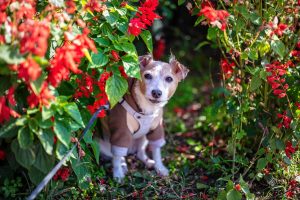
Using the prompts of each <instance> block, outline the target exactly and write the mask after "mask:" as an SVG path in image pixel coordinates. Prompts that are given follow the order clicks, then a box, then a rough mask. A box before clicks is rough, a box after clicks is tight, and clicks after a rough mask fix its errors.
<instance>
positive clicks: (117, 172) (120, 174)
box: [113, 167, 125, 183]
mask: <svg viewBox="0 0 300 200" xmlns="http://www.w3.org/2000/svg"><path fill="white" fill-rule="evenodd" d="M113 177H114V179H115V180H116V181H117V182H118V183H121V182H122V181H123V179H124V177H125V173H124V169H123V168H122V167H114V168H113Z"/></svg>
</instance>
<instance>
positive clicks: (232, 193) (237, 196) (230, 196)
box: [226, 189, 242, 200]
mask: <svg viewBox="0 0 300 200" xmlns="http://www.w3.org/2000/svg"><path fill="white" fill-rule="evenodd" d="M226 199H227V200H241V199H242V194H241V193H240V192H238V191H237V190H236V189H231V190H229V192H227V195H226Z"/></svg>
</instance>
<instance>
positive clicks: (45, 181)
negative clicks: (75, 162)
mask: <svg viewBox="0 0 300 200" xmlns="http://www.w3.org/2000/svg"><path fill="white" fill-rule="evenodd" d="M102 110H109V103H107V104H105V105H104V106H100V108H98V110H96V112H95V113H94V114H93V116H92V117H91V119H90V121H89V123H88V125H87V126H86V127H85V129H84V130H83V132H82V134H81V136H80V138H79V140H78V143H79V142H80V141H81V140H82V139H83V137H84V135H85V134H86V133H87V131H88V130H89V129H90V128H91V126H92V125H93V123H94V121H95V120H96V119H97V116H98V114H99V113H100V112H101V111H102ZM78 143H75V144H74V145H73V147H72V148H71V149H70V150H69V152H68V153H67V154H66V155H65V156H64V157H63V158H62V159H61V160H60V161H59V162H58V163H57V164H56V165H55V167H54V168H53V169H52V170H51V171H50V172H49V173H48V174H47V176H45V178H44V179H43V180H42V181H41V182H40V184H39V185H38V186H37V187H36V188H35V189H34V190H33V191H32V193H31V194H30V196H29V197H28V198H27V200H33V199H35V198H36V196H37V195H38V194H39V193H40V192H41V191H42V189H43V188H44V187H45V186H46V185H47V184H48V182H49V181H50V180H51V179H52V177H53V176H54V175H55V174H56V172H57V171H58V170H59V168H60V167H61V166H62V164H63V163H64V162H65V161H66V160H67V158H68V157H69V156H70V155H71V153H72V152H73V150H74V149H75V148H76V146H77V144H78Z"/></svg>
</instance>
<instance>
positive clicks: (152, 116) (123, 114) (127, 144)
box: [99, 54, 189, 182]
mask: <svg viewBox="0 0 300 200" xmlns="http://www.w3.org/2000/svg"><path fill="white" fill-rule="evenodd" d="M139 62H140V73H141V80H138V79H130V80H129V81H128V88H129V89H128V91H129V92H128V93H127V94H125V95H124V97H123V99H122V100H121V101H120V102H119V103H118V104H117V105H116V106H115V107H114V108H112V109H111V110H110V112H109V113H108V115H107V117H105V118H104V119H102V121H101V123H102V132H103V135H102V138H99V145H100V154H102V155H104V156H105V157H109V158H111V159H112V166H113V170H112V171H113V177H114V179H116V180H118V181H119V182H121V181H122V180H123V179H124V177H125V174H126V172H127V171H128V169H127V164H126V160H125V156H127V155H128V154H136V157H137V158H138V159H139V160H141V161H142V162H143V163H144V164H145V165H146V167H148V168H151V167H154V169H155V170H156V172H157V173H158V174H159V175H160V176H168V174H169V170H168V169H167V168H166V167H165V166H164V164H163V162H162V159H161V147H162V146H163V145H164V144H165V143H166V141H165V136H164V135H165V134H164V128H163V107H164V106H165V105H166V104H167V102H168V101H169V100H170V98H171V97H172V96H173V94H174V93H175V91H176V88H177V86H178V83H179V82H180V81H182V80H183V79H185V77H186V76H187V74H188V72H189V70H188V69H187V68H186V67H185V66H184V65H182V64H181V63H179V62H178V61H177V60H176V58H175V57H174V56H173V55H171V57H170V60H169V63H166V62H162V61H155V60H154V59H153V57H152V55H150V54H148V55H144V56H140V57H139ZM147 145H149V147H150V150H151V151H152V159H150V158H149V157H148V155H147V154H146V148H147Z"/></svg>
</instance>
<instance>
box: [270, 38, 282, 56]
mask: <svg viewBox="0 0 300 200" xmlns="http://www.w3.org/2000/svg"><path fill="white" fill-rule="evenodd" d="M271 48H272V49H273V51H274V52H275V53H276V54H278V55H279V56H280V58H283V57H284V56H285V46H284V44H283V42H282V41H281V40H279V39H275V40H272V41H271Z"/></svg>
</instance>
